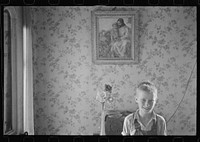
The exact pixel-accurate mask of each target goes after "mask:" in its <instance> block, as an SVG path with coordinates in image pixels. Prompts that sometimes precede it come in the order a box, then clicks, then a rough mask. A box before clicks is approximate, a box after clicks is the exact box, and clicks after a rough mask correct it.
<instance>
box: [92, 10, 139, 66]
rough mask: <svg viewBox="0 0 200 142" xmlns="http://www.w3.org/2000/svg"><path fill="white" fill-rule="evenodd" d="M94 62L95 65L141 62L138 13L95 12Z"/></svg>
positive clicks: (93, 34)
mask: <svg viewBox="0 0 200 142" xmlns="http://www.w3.org/2000/svg"><path fill="white" fill-rule="evenodd" d="M91 17H92V23H91V24H92V35H91V36H92V61H93V63H94V64H137V63H138V62H139V40H138V36H139V33H138V23H139V18H138V17H139V16H138V11H137V10H136V11H112V10H94V11H92V12H91Z"/></svg>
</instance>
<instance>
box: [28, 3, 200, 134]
mask: <svg viewBox="0 0 200 142" xmlns="http://www.w3.org/2000/svg"><path fill="white" fill-rule="evenodd" d="M30 8H31V17H32V34H33V69H34V70H33V73H34V123H35V134H36V135H93V134H94V133H95V132H97V131H99V130H100V116H101V105H100V103H98V102H97V101H96V100H95V97H96V94H97V90H98V89H101V88H102V87H104V84H110V85H111V86H112V88H113V89H112V90H113V93H114V94H113V96H114V97H115V98H114V101H113V103H112V104H107V106H106V109H112V110H135V109H137V105H136V103H135V101H134V98H133V96H134V89H135V86H136V85H137V84H138V83H139V82H140V81H142V80H147V79H148V80H150V81H152V82H154V83H155V84H156V86H157V88H158V97H159V101H158V103H157V105H156V106H155V111H156V112H157V113H159V114H161V115H163V116H164V118H165V119H166V121H167V130H168V135H196V78H197V76H196V73H197V69H196V58H197V55H196V49H197V48H196V46H197V38H196V37H197V35H196V30H197V25H196V22H197V21H196V7H117V8H116V10H118V9H122V10H138V12H139V17H140V18H139V33H137V34H138V35H139V48H140V55H139V56H140V62H139V63H138V64H130V65H127V64H125V65H112V64H111V65H95V64H93V62H92V40H91V39H92V37H91V32H92V29H91V11H92V10H94V9H95V8H96V7H83V6H81V7H60V6H59V7H55V6H54V7H30ZM99 8H104V7H99ZM110 8H111V9H112V8H113V7H110ZM192 71H193V72H192ZM190 76H191V77H190ZM188 80H189V82H188ZM187 84H188V85H187ZM187 86H188V87H187ZM185 91H186V92H185Z"/></svg>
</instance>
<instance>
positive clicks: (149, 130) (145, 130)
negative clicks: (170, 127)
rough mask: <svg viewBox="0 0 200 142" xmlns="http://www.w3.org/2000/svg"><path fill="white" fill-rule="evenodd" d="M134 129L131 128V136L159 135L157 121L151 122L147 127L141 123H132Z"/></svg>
mask: <svg viewBox="0 0 200 142" xmlns="http://www.w3.org/2000/svg"><path fill="white" fill-rule="evenodd" d="M131 126H132V127H131V128H130V129H131V131H130V133H131V135H156V134H157V123H156V122H155V120H151V121H150V122H149V123H148V124H147V125H146V126H145V125H143V124H142V123H141V122H140V121H137V120H135V121H134V122H133V121H132V125H131Z"/></svg>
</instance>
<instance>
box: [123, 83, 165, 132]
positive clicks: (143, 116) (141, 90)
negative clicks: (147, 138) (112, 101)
mask: <svg viewBox="0 0 200 142" xmlns="http://www.w3.org/2000/svg"><path fill="white" fill-rule="evenodd" d="M135 101H136V103H137V105H138V109H137V110H136V112H135V113H131V114H129V115H128V116H126V117H125V119H124V125H123V131H122V135H167V129H166V122H165V119H164V118H163V117H162V116H161V115H159V114H156V113H155V112H154V106H155V104H156V102H157V88H156V87H155V85H154V84H153V83H151V82H150V81H145V82H142V83H140V84H139V85H138V87H137V88H136V95H135Z"/></svg>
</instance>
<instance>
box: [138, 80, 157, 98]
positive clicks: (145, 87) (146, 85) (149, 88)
mask: <svg viewBox="0 0 200 142" xmlns="http://www.w3.org/2000/svg"><path fill="white" fill-rule="evenodd" d="M137 89H139V90H142V91H145V92H147V93H152V94H153V95H154V96H155V98H156V99H157V98H158V96H157V93H158V90H157V88H156V86H155V85H154V83H152V82H150V81H149V80H147V81H142V82H141V83H140V84H138V86H137V88H136V90H137Z"/></svg>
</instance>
